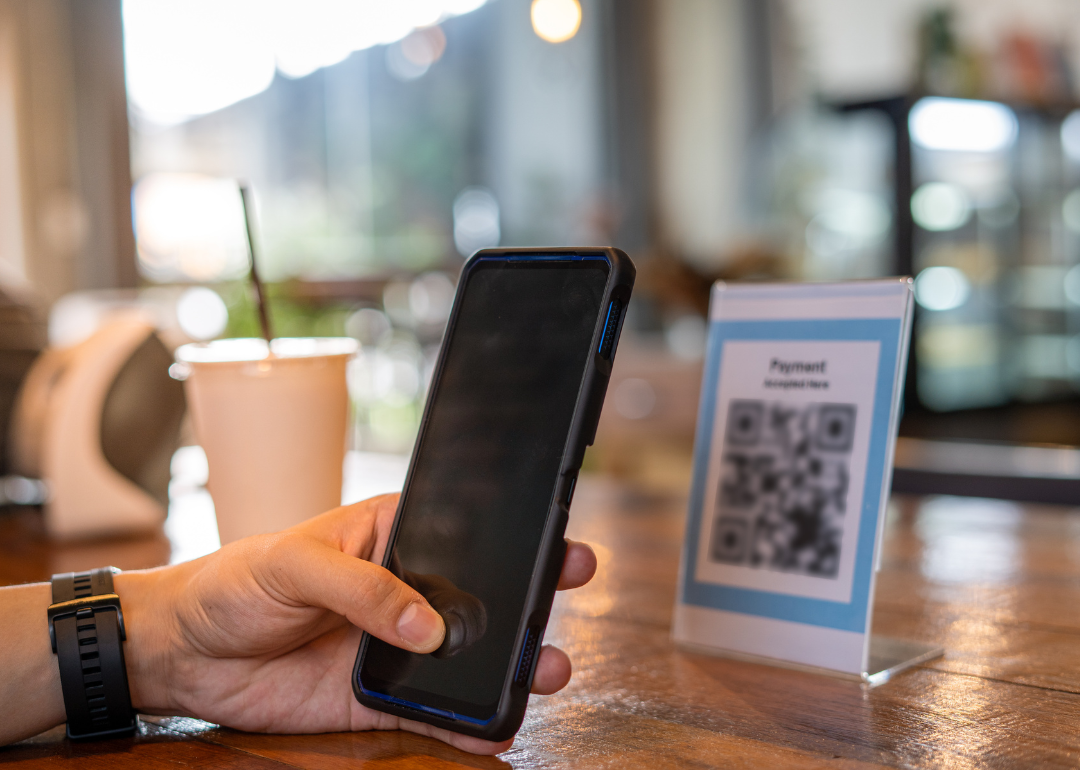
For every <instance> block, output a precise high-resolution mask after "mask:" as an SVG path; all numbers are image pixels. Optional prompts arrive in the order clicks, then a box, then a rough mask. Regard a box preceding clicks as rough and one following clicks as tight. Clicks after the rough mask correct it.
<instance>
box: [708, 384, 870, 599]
mask: <svg viewBox="0 0 1080 770" xmlns="http://www.w3.org/2000/svg"><path fill="white" fill-rule="evenodd" d="M854 436H855V406H854V404H822V403H814V404H790V403H784V402H780V401H750V400H735V401H732V402H731V404H730V406H729V408H728V419H727V430H726V432H725V435H724V452H723V464H722V467H721V473H720V487H719V490H718V492H719V494H718V495H717V504H716V515H715V520H714V521H713V528H712V538H711V540H710V543H709V546H710V547H709V556H710V558H711V559H712V560H713V561H714V562H718V563H722V564H739V565H744V566H749V567H757V568H761V569H772V570H781V571H784V572H796V573H800V574H804V575H814V576H817V577H828V578H835V577H836V574H837V571H838V569H839V565H840V547H841V543H842V540H843V533H844V512H845V507H846V503H847V493H848V479H849V468H850V459H851V447H852V443H853V441H854Z"/></svg>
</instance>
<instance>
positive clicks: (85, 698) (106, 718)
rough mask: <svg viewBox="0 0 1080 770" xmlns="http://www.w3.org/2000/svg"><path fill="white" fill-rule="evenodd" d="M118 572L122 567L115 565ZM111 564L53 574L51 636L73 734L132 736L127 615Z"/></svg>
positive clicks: (79, 736) (83, 736)
mask: <svg viewBox="0 0 1080 770" xmlns="http://www.w3.org/2000/svg"><path fill="white" fill-rule="evenodd" d="M117 571H118V570H117ZM113 572H114V568H113V567H103V568H101V569H96V570H93V571H91V572H65V573H62V574H59V575H53V578H52V601H53V603H52V606H50V607H49V636H50V637H52V646H53V652H55V653H56V661H57V663H58V664H59V666H60V686H61V688H62V689H63V692H64V707H65V708H66V709H67V734H68V737H69V738H72V739H76V740H77V739H92V738H106V737H117V736H122V735H132V734H133V733H134V732H135V711H134V710H133V709H132V708H131V692H130V691H129V689H128V679H127V667H126V666H125V663H124V647H123V641H124V639H125V638H126V637H127V634H126V633H125V630H124V614H123V611H122V610H121V609H120V597H118V596H117V595H116V593H115V592H114V591H113Z"/></svg>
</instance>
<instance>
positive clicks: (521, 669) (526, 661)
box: [514, 626, 544, 687]
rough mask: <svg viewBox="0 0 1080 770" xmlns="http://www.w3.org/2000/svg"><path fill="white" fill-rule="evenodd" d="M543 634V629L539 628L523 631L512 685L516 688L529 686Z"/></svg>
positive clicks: (534, 627) (529, 628)
mask: <svg viewBox="0 0 1080 770" xmlns="http://www.w3.org/2000/svg"><path fill="white" fill-rule="evenodd" d="M543 633H544V629H543V628H542V627H540V626H529V627H528V628H527V629H526V630H525V644H523V645H521V659H520V660H519V661H518V667H517V675H516V676H514V684H516V685H517V686H518V687H528V686H529V680H530V678H531V675H532V669H533V663H534V662H535V660H536V651H537V648H538V647H539V645H540V637H541V636H542V635H543Z"/></svg>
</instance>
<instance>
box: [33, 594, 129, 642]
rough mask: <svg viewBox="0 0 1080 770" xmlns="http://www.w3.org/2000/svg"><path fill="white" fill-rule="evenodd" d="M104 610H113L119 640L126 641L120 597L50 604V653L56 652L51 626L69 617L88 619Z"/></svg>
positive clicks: (100, 596)
mask: <svg viewBox="0 0 1080 770" xmlns="http://www.w3.org/2000/svg"><path fill="white" fill-rule="evenodd" d="M106 610H113V611H114V612H115V613H116V624H117V626H118V627H119V629H120V639H121V640H123V641H127V629H126V628H124V611H123V610H122V609H121V608H120V597H119V596H117V595H116V594H114V593H113V594H99V595H97V596H83V597H81V598H78V599H69V600H68V601H66V602H56V603H55V604H50V605H49V641H50V642H52V651H53V652H54V653H55V652H56V626H55V625H53V624H54V623H55V622H56V621H57V620H59V619H61V618H67V617H71V616H75V617H76V618H78V617H80V616H82V617H90V616H93V615H96V614H97V613H99V612H102V611H106Z"/></svg>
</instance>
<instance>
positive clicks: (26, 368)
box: [0, 0, 1080, 768]
mask: <svg viewBox="0 0 1080 770" xmlns="http://www.w3.org/2000/svg"><path fill="white" fill-rule="evenodd" d="M238 185H243V186H244V187H245V188H246V189H247V190H249V192H250V203H251V205H250V207H249V208H248V209H245V203H246V202H248V200H249V199H246V198H242V197H241V195H240V194H239V193H238ZM245 215H246V218H245ZM606 246H614V247H617V248H619V249H621V250H623V251H625V252H626V253H627V254H628V255H629V256H630V257H631V259H632V260H633V261H634V264H635V265H636V267H637V279H636V285H635V287H634V293H633V298H632V300H631V301H630V303H629V305H628V307H627V311H626V317H625V322H624V325H623V328H622V335H621V340H620V343H619V347H618V357H617V358H616V359H615V361H614V365H613V369H612V371H611V379H610V383H609V385H608V388H607V396H606V400H605V402H604V408H603V412H602V415H601V417H600V421H599V425H598V428H597V430H596V436H595V441H594V442H593V443H592V445H591V446H590V447H589V448H588V450H587V452H586V453H585V456H584V461H583V464H582V468H581V476H580V483H579V484H578V487H579V489H578V490H577V492H576V495H575V497H574V501H573V506H572V507H571V509H570V517H569V525H568V529H567V536H568V537H570V538H572V539H575V540H580V541H584V542H587V543H589V544H590V545H591V546H592V548H593V550H594V551H595V553H596V557H597V562H598V565H599V566H598V573H597V576H596V577H595V578H594V579H593V581H592V582H590V583H589V584H588V585H586V586H585V587H583V588H580V589H578V590H576V591H573V592H565V593H564V594H561V595H560V596H558V597H557V598H556V600H555V605H554V608H553V610H552V612H551V618H550V621H549V622H548V626H547V632H546V633H547V635H546V637H545V638H546V640H547V641H551V642H552V643H555V644H558V645H559V646H560V647H562V648H563V649H564V650H565V651H566V652H567V654H568V655H569V656H570V659H571V660H572V661H573V664H574V677H573V679H572V680H571V683H570V684H569V685H568V686H567V687H566V689H565V690H563V691H562V692H560V693H558V694H555V695H550V696H534V697H533V698H532V700H531V701H530V705H529V708H528V712H527V714H526V717H525V722H524V725H523V727H522V728H521V731H520V732H519V734H518V737H517V739H516V742H515V744H514V746H513V748H512V749H510V750H508V751H506V752H505V753H503V754H500V755H499V756H496V757H475V756H471V755H468V754H466V753H464V752H461V751H459V750H457V749H455V748H452V747H450V746H449V745H446V744H444V743H440V742H439V741H436V740H434V739H432V738H427V737H422V736H419V735H413V734H408V733H398V732H386V731H384V732H357V733H333V734H318V735H295V736H287V735H258V734H251V733H246V732H243V731H239V730H232V729H230V728H229V727H228V726H225V725H221V726H219V725H217V724H214V723H211V722H206V721H201V720H199V719H196V718H194V717H193V716H191V715H181V716H149V715H146V716H142V717H140V719H141V722H140V726H139V730H138V733H137V734H136V736H135V737H134V738H126V739H115V740H111V741H104V742H101V743H97V744H77V743H72V742H71V741H69V740H67V739H65V738H64V733H63V729H62V728H60V729H59V732H57V731H56V730H54V731H50V732H49V733H45V734H43V735H41V736H38V737H37V738H33V739H30V740H29V741H24V742H22V743H19V744H16V745H13V746H10V747H7V748H4V749H0V761H5V762H6V761H10V762H13V763H15V764H16V765H18V764H19V763H20V762H21V763H23V764H25V766H26V767H31V766H33V767H36V766H39V765H40V766H43V767H44V766H46V765H48V766H50V767H51V766H54V764H62V763H65V762H68V763H73V764H74V765H76V766H78V765H80V764H81V763H84V762H91V761H93V762H104V761H109V762H111V763H112V764H114V765H118V766H132V767H136V766H138V767H150V766H155V767H156V766H166V765H169V764H171V763H173V762H176V763H180V764H192V765H193V766H198V767H215V766H221V765H229V766H234V767H260V768H261V767H276V766H282V767H284V766H286V765H288V766H292V767H303V768H336V767H345V766H353V764H355V766H364V765H366V764H367V763H370V766H372V767H395V768H398V767H401V768H404V767H477V768H481V767H482V768H487V767H514V768H548V767H582V768H585V767H589V768H591V767H597V768H599V767H644V766H650V767H672V768H681V767H732V766H736V767H788V766H791V767H803V766H806V767H818V766H826V765H829V766H837V767H852V768H854V767H864V766H865V767H870V766H875V767H876V766H889V767H924V766H925V767H930V766H942V767H955V768H981V767H1013V766H1016V767H1075V766H1077V765H1078V764H1080V610H1078V608H1080V507H1078V506H1080V6H1077V5H1076V4H1075V3H1073V2H1072V1H1071V0H1027V1H1026V2H1018V1H1017V0H978V1H976V0H951V1H950V0H879V1H878V2H874V3H866V2H859V0H531V1H530V0H408V1H406V0H397V1H394V2H391V1H390V0H319V2H304V1H303V0H275V1H274V2H259V1H258V0H183V1H181V0H0V431H2V432H3V442H2V444H0V474H2V476H0V502H2V504H3V507H0V583H2V584H4V585H10V584H18V583H26V582H31V581H47V580H48V579H49V576H50V575H52V574H54V573H61V572H72V571H75V572H77V571H80V570H89V569H92V568H95V567H101V566H104V565H106V564H112V565H114V566H116V567H118V568H121V569H124V570H136V569H145V568H151V567H157V566H161V565H167V564H179V563H182V562H187V561H190V560H193V559H198V558H200V557H203V556H205V555H207V554H210V553H213V552H214V551H216V550H217V549H219V548H220V547H221V546H222V543H223V542H226V541H228V540H230V539H232V537H231V536H229V537H226V536H225V535H224V533H225V530H224V529H222V530H221V534H219V526H218V519H217V518H216V513H215V497H216V496H215V494H214V489H213V483H211V484H210V487H211V488H210V489H208V488H207V482H208V478H212V477H213V475H214V473H213V467H214V459H213V457H211V458H210V459H209V460H208V456H207V451H204V449H203V447H202V444H201V443H200V435H199V430H198V427H197V426H196V425H195V424H194V422H193V420H192V419H191V416H190V414H189V413H188V409H187V406H188V405H190V404H189V403H188V402H190V399H191V396H190V391H189V395H188V396H187V402H186V401H185V391H184V388H185V386H190V384H191V383H190V382H184V381H183V380H184V377H185V376H186V373H187V371H188V368H189V367H187V364H184V363H182V362H180V361H181V358H180V357H178V354H177V350H178V349H179V348H180V347H181V346H184V345H192V344H195V345H199V344H202V343H207V342H210V341H214V340H227V339H232V338H259V337H260V336H261V335H262V334H263V328H262V326H261V325H260V316H259V310H260V302H259V296H261V295H262V294H264V295H265V303H263V304H262V307H264V308H265V309H266V312H267V313H268V314H269V318H270V322H272V325H273V336H274V337H278V338H311V337H315V338H346V339H348V340H352V341H353V342H352V343H350V344H351V345H352V346H353V347H351V348H349V350H350V351H354V352H353V353H352V354H351V355H350V357H349V359H348V361H347V364H346V384H347V397H348V407H349V411H348V422H347V428H346V446H345V448H346V451H345V454H344V463H343V472H342V489H341V502H343V503H345V504H348V503H352V502H356V501H359V500H364V499H367V498H370V497H372V496H374V495H378V494H384V493H388V492H395V491H400V490H401V489H402V485H403V484H404V482H405V479H406V474H407V471H408V468H409V459H410V454H411V452H412V450H413V447H414V443H415V441H416V438H417V435H418V431H419V430H420V428H421V422H422V418H423V416H424V409H425V403H426V400H427V396H428V391H429V386H430V384H431V382H432V377H433V374H434V372H435V370H436V364H437V361H438V355H439V351H440V343H441V341H442V339H443V334H444V331H445V329H446V327H447V321H448V319H449V318H450V314H451V309H452V307H453V303H454V297H455V290H456V286H457V282H458V277H459V274H460V273H461V270H462V267H463V266H464V265H465V262H466V260H467V259H468V258H469V257H470V255H472V254H473V253H474V252H476V251H477V250H479V249H484V248H495V247H498V248H516V247H533V248H554V247H581V248H585V247H606ZM252 260H254V261H257V263H258V273H259V276H260V278H261V284H262V285H261V287H260V292H256V291H255V290H254V288H253V284H252V280H251V273H252V269H251V265H252ZM895 276H910V277H911V279H912V282H911V284H910V286H911V290H912V293H913V298H914V304H913V316H912V330H911V338H910V346H909V353H908V356H907V359H906V361H904V360H901V364H900V366H901V369H902V370H901V371H900V374H899V381H900V383H901V387H900V388H899V390H898V397H897V407H896V408H897V414H898V420H897V421H896V422H895V424H893V426H892V429H893V430H894V431H895V433H896V439H895V451H894V454H893V456H892V462H891V465H890V466H889V467H888V468H886V469H885V470H886V474H885V478H886V479H889V478H890V475H891V495H890V494H888V491H887V490H886V493H885V494H884V495H883V497H882V512H881V517H882V522H883V523H882V524H881V525H880V530H879V542H878V543H877V550H876V551H874V553H875V554H876V557H875V559H876V570H875V571H873V577H872V578H870V580H871V585H870V589H869V590H870V594H869V599H868V601H869V606H870V608H871V609H870V611H869V615H868V618H869V619H868V620H867V624H868V625H867V629H868V632H867V633H868V638H873V639H876V638H878V637H879V636H880V637H882V638H885V637H888V638H890V639H900V640H906V641H907V642H911V643H918V644H922V645H924V648H920V649H924V651H925V650H928V649H931V648H932V649H933V650H934V652H933V653H932V654H922V655H921V656H916V657H915V659H914V660H909V661H908V662H907V663H908V664H909V665H905V666H900V667H894V668H890V666H891V665H893V663H892V662H889V663H887V664H886V663H882V664H881V665H880V666H879V670H882V671H884V672H885V675H883V676H878V677H877V678H873V677H867V676H864V677H863V678H862V679H859V678H858V677H855V678H852V677H846V678H845V677H843V676H836V675H834V674H832V673H830V672H827V671H822V670H818V669H814V668H812V667H808V666H800V665H794V664H792V665H789V664H787V663H786V662H784V661H780V660H770V659H768V658H769V656H765V658H764V659H763V658H762V657H760V656H754V655H746V654H739V653H730V654H727V653H725V651H723V650H719V649H718V650H708V649H701V648H700V647H697V646H695V647H690V646H687V645H684V644H681V643H679V642H678V641H677V640H675V639H673V637H672V621H673V613H674V612H675V608H676V605H677V603H678V602H679V601H680V599H679V598H678V597H679V596H680V590H681V589H680V588H679V585H680V583H679V581H680V579H681V578H680V558H681V557H680V554H683V552H684V545H683V543H684V535H685V531H686V528H687V510H688V505H689V504H690V502H689V501H690V496H691V490H692V488H693V487H694V484H695V475H696V474H698V473H700V472H701V471H700V469H698V468H696V467H695V438H697V441H698V442H699V443H701V442H702V438H701V435H700V434H701V432H702V430H703V428H702V425H699V413H700V410H701V409H702V405H703V404H704V403H705V402H706V400H707V395H708V394H703V392H702V382H703V377H704V376H705V374H706V369H707V368H708V366H709V364H708V360H709V359H708V356H707V350H708V347H709V339H710V334H711V333H712V327H713V325H714V322H713V321H711V320H710V319H711V318H714V316H712V315H711V311H710V292H711V290H712V287H713V286H714V284H716V283H717V282H722V285H724V286H733V287H741V286H743V285H744V284H755V285H758V284H771V283H777V282H780V283H786V284H800V285H802V284H820V283H828V284H834V283H841V282H865V281H870V280H874V279H884V278H889V277H895ZM178 362H180V363H178ZM335 483H336V482H335ZM334 494H335V495H336V488H335V491H334ZM218 503H219V509H220V498H219V500H218ZM335 504H336V500H335ZM219 512H220V511H219ZM311 513H314V512H311ZM306 515H308V514H305V516H306ZM684 568H685V565H684ZM869 655H870V657H871V659H873V658H874V655H875V649H874V647H873V642H871V643H870V652H869ZM909 657H911V656H910V655H909ZM873 663H874V661H873V660H871V664H873ZM866 671H867V672H869V673H873V672H872V671H870V669H866Z"/></svg>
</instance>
